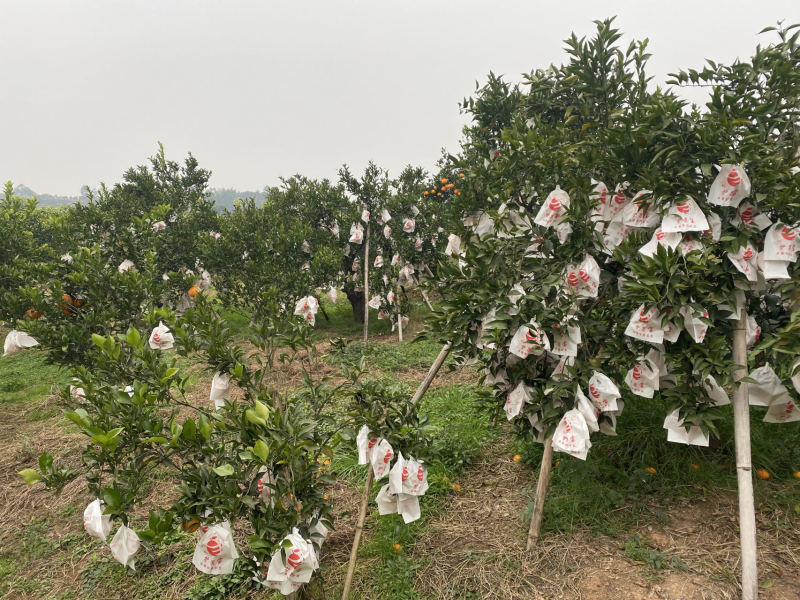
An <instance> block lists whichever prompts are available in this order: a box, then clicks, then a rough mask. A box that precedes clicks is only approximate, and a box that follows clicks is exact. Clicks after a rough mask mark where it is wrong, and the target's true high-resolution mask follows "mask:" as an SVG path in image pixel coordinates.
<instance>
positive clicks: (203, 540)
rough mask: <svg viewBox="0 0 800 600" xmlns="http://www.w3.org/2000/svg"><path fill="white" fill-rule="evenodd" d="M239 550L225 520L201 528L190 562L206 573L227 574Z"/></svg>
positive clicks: (231, 570)
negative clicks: (201, 531)
mask: <svg viewBox="0 0 800 600" xmlns="http://www.w3.org/2000/svg"><path fill="white" fill-rule="evenodd" d="M237 558H239V552H237V550H236V546H235V545H234V543H233V534H232V533H231V526H230V524H229V523H228V522H227V521H223V522H222V523H218V524H216V525H211V526H210V527H207V528H203V533H202V535H201V536H200V539H199V540H197V545H196V546H195V548H194V556H193V557H192V564H193V565H194V566H195V567H196V568H197V570H198V571H202V572H203V573H207V574H208V575H228V574H229V573H232V572H233V563H234V561H235V560H236V559H237Z"/></svg>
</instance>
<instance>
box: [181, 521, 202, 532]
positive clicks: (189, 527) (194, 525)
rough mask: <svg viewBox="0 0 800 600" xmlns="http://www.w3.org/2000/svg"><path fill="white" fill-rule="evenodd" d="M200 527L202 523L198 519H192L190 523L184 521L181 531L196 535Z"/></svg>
mask: <svg viewBox="0 0 800 600" xmlns="http://www.w3.org/2000/svg"><path fill="white" fill-rule="evenodd" d="M199 527H200V521H198V520H197V519H190V520H189V521H184V522H183V523H181V529H183V530H184V531H185V532H186V533H194V532H195V531H197V529H198V528H199Z"/></svg>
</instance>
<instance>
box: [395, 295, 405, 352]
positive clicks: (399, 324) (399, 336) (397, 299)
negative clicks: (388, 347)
mask: <svg viewBox="0 0 800 600" xmlns="http://www.w3.org/2000/svg"><path fill="white" fill-rule="evenodd" d="M394 299H395V303H394V304H395V306H396V307H397V339H398V341H400V342H402V341H403V317H402V315H400V293H399V290H397V289H395V291H394Z"/></svg>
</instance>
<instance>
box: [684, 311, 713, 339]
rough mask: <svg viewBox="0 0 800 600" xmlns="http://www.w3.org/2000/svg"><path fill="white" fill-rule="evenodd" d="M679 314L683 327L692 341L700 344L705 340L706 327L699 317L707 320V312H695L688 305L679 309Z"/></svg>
mask: <svg viewBox="0 0 800 600" xmlns="http://www.w3.org/2000/svg"><path fill="white" fill-rule="evenodd" d="M680 314H681V315H683V326H684V328H685V329H686V331H688V332H689V335H690V336H692V339H693V340H694V341H695V342H696V343H698V344H700V343H702V341H703V340H704V339H705V338H706V332H707V331H708V325H707V324H706V323H705V322H703V321H702V319H701V317H703V318H706V319H707V318H708V311H707V310H705V309H703V310H702V311H701V312H699V311H696V310H695V309H693V308H692V307H691V306H689V305H688V304H687V305H685V306H682V307H681V310H680Z"/></svg>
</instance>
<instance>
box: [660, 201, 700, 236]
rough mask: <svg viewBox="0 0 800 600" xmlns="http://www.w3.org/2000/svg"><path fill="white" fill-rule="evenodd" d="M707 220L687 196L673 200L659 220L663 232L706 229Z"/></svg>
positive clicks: (695, 203)
mask: <svg viewBox="0 0 800 600" xmlns="http://www.w3.org/2000/svg"><path fill="white" fill-rule="evenodd" d="M708 228H709V225H708V220H707V219H706V216H705V215H704V214H703V211H701V210H700V207H699V206H697V202H695V201H694V200H693V199H692V198H690V197H689V196H686V197H685V198H684V199H683V200H679V201H678V202H675V203H674V204H673V205H672V206H671V207H670V209H669V212H667V214H666V215H665V216H664V219H663V220H662V221H661V229H662V231H663V232H664V233H683V232H684V231H706V230H707V229H708Z"/></svg>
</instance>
